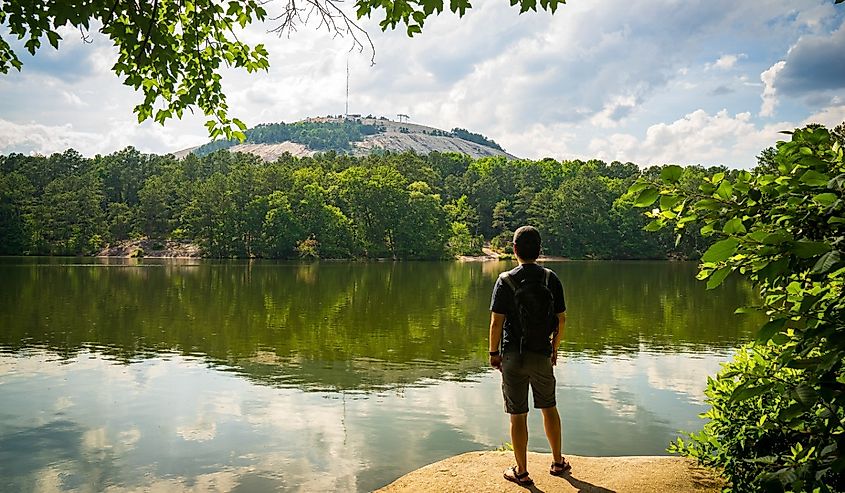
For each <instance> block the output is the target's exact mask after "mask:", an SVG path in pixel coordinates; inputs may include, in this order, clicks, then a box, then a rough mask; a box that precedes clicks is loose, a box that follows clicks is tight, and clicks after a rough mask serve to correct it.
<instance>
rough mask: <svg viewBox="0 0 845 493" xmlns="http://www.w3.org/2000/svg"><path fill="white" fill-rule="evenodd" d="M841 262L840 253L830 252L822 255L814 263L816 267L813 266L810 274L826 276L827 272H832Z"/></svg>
mask: <svg viewBox="0 0 845 493" xmlns="http://www.w3.org/2000/svg"><path fill="white" fill-rule="evenodd" d="M841 262H842V252H840V251H839V250H831V251H829V252H827V253H825V254H824V255H822V256H821V258H820V259H819V260H818V262H816V265H814V266H813V270H812V273H813V274H827V273H828V272H830V271H832V270H834V268H836V266H837V265H839V264H840V263H841Z"/></svg>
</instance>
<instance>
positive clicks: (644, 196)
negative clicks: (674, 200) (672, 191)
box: [634, 188, 660, 207]
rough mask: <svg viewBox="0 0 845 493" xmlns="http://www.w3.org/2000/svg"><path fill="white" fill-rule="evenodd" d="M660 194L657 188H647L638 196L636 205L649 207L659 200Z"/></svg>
mask: <svg viewBox="0 0 845 493" xmlns="http://www.w3.org/2000/svg"><path fill="white" fill-rule="evenodd" d="M658 195H660V194H659V193H658V191H657V189H656V188H646V189H644V190H643V191H642V192H640V194H639V195H638V196H637V200H635V201H634V207H648V206H650V205H651V204H653V203H654V201H655V200H657V196H658Z"/></svg>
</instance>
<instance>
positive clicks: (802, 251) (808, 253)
mask: <svg viewBox="0 0 845 493" xmlns="http://www.w3.org/2000/svg"><path fill="white" fill-rule="evenodd" d="M791 250H792V253H794V254H795V256H796V257H799V258H812V257H816V256H818V255H821V254H823V253H826V252H829V251H830V245H828V244H827V243H825V242H823V241H796V242H795V244H794V245H792V248H791Z"/></svg>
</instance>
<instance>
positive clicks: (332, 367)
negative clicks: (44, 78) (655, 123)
mask: <svg viewBox="0 0 845 493" xmlns="http://www.w3.org/2000/svg"><path fill="white" fill-rule="evenodd" d="M546 265H547V266H548V267H551V268H552V269H554V270H555V271H556V272H557V273H558V275H559V276H560V277H561V278H562V280H563V282H564V288H565V292H566V298H567V306H568V310H567V330H566V336H565V342H564V345H563V349H564V353H563V355H562V357H561V361H560V362H559V364H558V366H557V368H556V374H557V378H558V406H559V408H560V409H561V414H562V416H563V425H564V451H565V452H568V453H573V454H581V455H642V454H664V453H665V448H666V445H667V443H668V442H669V441H670V440H671V439H672V438H673V437H674V436H676V434H677V431H678V430H680V429H686V430H693V429H697V428H699V427H700V421H699V419H698V418H697V414H698V413H700V412H702V411H703V410H704V409H706V407H705V406H704V404H703V396H702V390H703V388H704V385H705V381H706V377H707V375H708V374H711V373H714V372H715V371H716V370H718V368H719V363H720V362H722V361H725V360H727V359H728V358H729V356H730V354H731V352H732V350H733V349H734V348H735V347H736V346H737V345H739V344H741V343H742V342H744V341H745V340H747V339H748V338H749V337H750V335H751V334H752V333H753V331H754V328H755V327H756V326H757V324H758V323H759V320H753V319H749V318H747V316H742V317H741V316H738V315H733V310H734V308H736V307H738V306H741V305H743V304H746V303H749V302H751V301H752V291H751V290H750V289H749V288H748V287H747V286H745V285H741V284H737V283H731V282H728V283H726V285H725V286H723V287H722V288H721V289H719V290H716V291H705V289H704V286H703V283H700V282H697V281H695V280H694V276H695V265H694V264H688V263H670V262H565V263H548V264H546ZM507 268H510V265H509V264H506V263H456V262H406V263H348V262H344V263H318V264H294V263H273V262H212V261H154V260H114V259H112V260H100V259H17V258H6V259H0V403H2V405H0V491H102V490H106V489H108V490H109V491H125V490H139V489H141V490H152V489H155V490H183V489H196V490H199V491H205V490H212V489H213V490H217V491H273V490H303V491H325V490H342V491H353V490H359V491H369V490H372V489H374V488H378V487H380V486H383V485H385V484H387V483H389V482H390V481H392V480H394V479H396V478H397V477H399V476H401V475H402V474H405V473H407V472H409V471H411V470H413V469H416V468H418V467H420V466H423V465H425V464H428V463H431V462H433V461H436V460H439V459H442V458H445V457H448V456H451V455H454V454H458V453H462V452H467V451H471V450H490V449H494V448H497V447H499V446H501V445H502V444H503V443H504V442H507V441H509V437H508V427H507V418H506V415H505V414H504V412H503V404H502V397H501V392H500V376H499V374H498V372H494V371H491V370H490V369H488V368H487V365H486V362H487V356H486V354H487V327H488V319H489V312H488V305H489V298H490V291H491V289H492V285H493V282H494V281H495V278H496V276H497V275H498V273H499V272H500V271H502V270H505V269H507ZM729 281H730V280H729ZM529 427H530V432H531V436H530V442H529V448H530V449H532V450H537V451H542V450H544V449H545V446H546V444H545V438H544V435H543V431H542V425H541V420H540V414H539V413H538V412H536V411H533V412H531V414H530V415H529Z"/></svg>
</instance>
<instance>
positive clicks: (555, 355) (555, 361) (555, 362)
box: [552, 348, 557, 366]
mask: <svg viewBox="0 0 845 493" xmlns="http://www.w3.org/2000/svg"><path fill="white" fill-rule="evenodd" d="M555 365H557V348H554V349H552V366H555Z"/></svg>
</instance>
